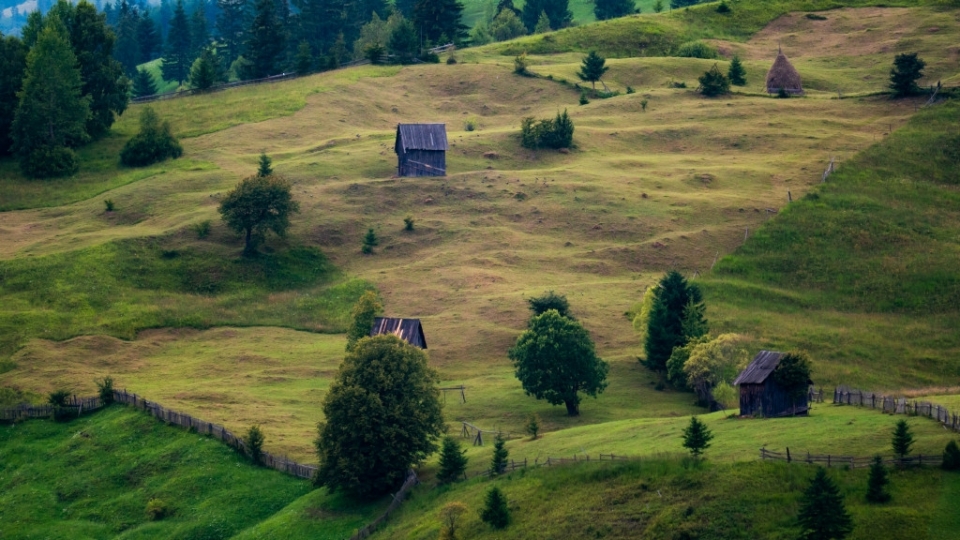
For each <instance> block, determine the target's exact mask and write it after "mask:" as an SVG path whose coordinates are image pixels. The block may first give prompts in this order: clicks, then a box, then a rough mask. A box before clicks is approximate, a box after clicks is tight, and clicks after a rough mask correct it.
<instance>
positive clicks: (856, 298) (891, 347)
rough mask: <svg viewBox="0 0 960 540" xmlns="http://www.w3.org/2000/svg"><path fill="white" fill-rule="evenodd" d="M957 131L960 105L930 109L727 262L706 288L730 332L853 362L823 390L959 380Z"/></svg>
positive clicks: (825, 371) (829, 375)
mask: <svg viewBox="0 0 960 540" xmlns="http://www.w3.org/2000/svg"><path fill="white" fill-rule="evenodd" d="M958 121H960V105H958V104H956V103H948V104H945V105H940V106H937V107H933V108H930V109H925V110H924V111H922V112H921V113H919V114H918V115H917V116H916V117H914V119H913V120H911V122H910V123H909V124H908V125H907V126H906V127H905V128H902V129H901V130H899V131H897V132H895V133H894V134H893V135H892V136H891V137H890V138H889V139H887V140H886V141H884V142H883V143H881V144H879V145H877V146H875V147H873V148H871V149H869V150H867V151H866V152H864V153H863V154H861V155H859V156H857V157H856V158H855V159H853V160H851V161H848V162H846V163H843V165H842V166H841V167H840V169H839V170H838V172H837V173H836V174H834V175H833V176H831V177H830V179H829V181H828V182H827V183H826V184H824V185H822V186H820V187H819V188H818V189H817V190H815V191H813V192H811V193H809V194H808V195H807V196H806V197H804V198H803V199H802V200H800V201H797V202H795V203H793V204H791V205H790V206H788V207H787V208H785V209H784V211H782V212H781V213H780V215H779V216H778V217H777V219H776V220H773V221H771V222H770V223H768V224H766V225H765V226H764V227H763V228H761V229H759V230H758V231H757V232H756V234H755V235H754V236H753V238H752V239H751V240H750V241H748V242H747V243H746V244H744V245H743V246H742V247H741V248H739V249H738V250H737V251H736V252H735V253H734V254H733V255H731V256H729V257H726V258H724V259H723V260H721V261H720V262H719V263H718V264H717V267H716V268H715V270H714V272H713V274H712V275H711V276H710V277H709V278H708V279H706V280H705V281H704V284H705V286H706V287H707V290H708V298H709V299H710V301H711V302H712V303H713V304H714V305H715V306H716V307H715V313H717V315H718V316H719V318H720V319H722V321H723V325H724V326H725V327H726V328H728V329H731V330H744V331H748V330H749V331H755V330H756V329H758V328H759V329H760V332H759V333H760V334H762V335H764V336H766V337H765V339H768V340H770V341H771V342H776V343H782V344H785V345H787V346H799V347H804V348H807V349H810V350H812V351H814V352H815V353H816V354H817V355H818V356H826V355H830V356H833V357H835V358H837V359H838V360H840V359H843V360H842V361H839V362H837V363H836V364H831V365H825V366H823V368H822V371H821V375H820V380H821V381H824V382H825V380H826V381H840V380H843V379H845V378H857V379H859V380H860V381H862V384H865V385H867V386H870V385H873V386H878V385H879V386H884V384H885V383H886V384H887V385H889V384H890V382H891V381H890V380H889V379H888V378H886V377H882V376H881V375H880V374H879V373H876V374H871V372H872V371H873V370H874V369H875V368H877V367H879V366H888V367H891V366H892V367H893V369H894V370H895V371H896V375H897V377H898V379H899V380H900V381H910V384H918V383H919V384H923V383H925V382H927V383H934V382H936V381H938V380H941V377H940V376H939V375H940V374H949V375H950V376H953V377H955V376H956V375H957V374H960V371H958V369H960V367H958V366H957V365H956V362H955V358H956V355H957V352H958V351H960V336H958V334H957V333H956V332H954V331H950V330H949V329H950V328H954V329H955V328H958V327H960V312H958V306H960V274H958V273H957V269H956V261H957V258H958V255H960V211H958V209H960V195H958V193H957V190H956V186H957V185H958V184H960V151H958V150H957V149H958V148H960V132H958V131H957V125H958ZM816 320H819V321H821V323H820V324H819V325H815V324H814V322H813V321H816ZM817 326H819V327H820V328H819V329H817V330H813V329H814V328H816V327H817ZM898 326H899V327H900V329H899V330H894V328H896V327H898ZM800 328H810V329H811V331H807V332H804V331H802V330H800ZM866 329H872V331H869V330H868V332H865V331H864V330H866ZM824 334H827V335H831V334H832V336H833V339H825V337H824ZM924 374H930V375H929V376H925V375H924ZM934 374H937V375H934Z"/></svg>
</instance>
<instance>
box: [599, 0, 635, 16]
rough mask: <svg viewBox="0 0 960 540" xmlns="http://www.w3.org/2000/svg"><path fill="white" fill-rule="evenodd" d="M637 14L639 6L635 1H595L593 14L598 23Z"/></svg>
mask: <svg viewBox="0 0 960 540" xmlns="http://www.w3.org/2000/svg"><path fill="white" fill-rule="evenodd" d="M636 12H637V6H636V4H634V3H633V0H595V1H594V3H593V14H594V15H596V17H597V20H598V21H605V20H607V19H615V18H617V17H623V16H626V15H630V14H632V13H636Z"/></svg>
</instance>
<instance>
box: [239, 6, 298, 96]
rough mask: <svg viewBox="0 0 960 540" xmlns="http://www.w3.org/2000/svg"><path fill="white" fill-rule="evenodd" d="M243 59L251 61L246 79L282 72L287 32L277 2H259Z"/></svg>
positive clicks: (245, 74) (260, 77)
mask: <svg viewBox="0 0 960 540" xmlns="http://www.w3.org/2000/svg"><path fill="white" fill-rule="evenodd" d="M248 35H249V38H248V40H247V47H246V50H245V52H244V54H243V57H244V58H246V59H247V60H249V61H250V64H248V68H247V70H246V73H244V78H247V79H262V78H264V77H269V76H270V75H276V74H277V73H280V72H281V71H282V69H281V64H282V62H283V54H284V52H285V51H286V47H287V34H286V30H285V29H284V28H283V26H282V25H281V24H280V19H279V18H278V16H277V4H276V2H275V0H257V3H256V15H255V16H254V19H253V23H252V24H251V26H250V31H249V32H248Z"/></svg>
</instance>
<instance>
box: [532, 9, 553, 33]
mask: <svg viewBox="0 0 960 540" xmlns="http://www.w3.org/2000/svg"><path fill="white" fill-rule="evenodd" d="M552 31H553V29H552V28H550V17H547V12H546V11H541V12H540V18H539V19H537V26H535V27H534V28H533V33H534V34H546V33H547V32H552Z"/></svg>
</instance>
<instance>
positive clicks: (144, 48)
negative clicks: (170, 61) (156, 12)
mask: <svg viewBox="0 0 960 540" xmlns="http://www.w3.org/2000/svg"><path fill="white" fill-rule="evenodd" d="M137 45H138V47H139V48H140V61H141V62H149V61H151V60H153V59H155V58H158V57H159V55H160V51H161V49H162V47H161V40H160V34H159V33H158V32H157V26H156V24H154V22H153V19H152V18H151V17H150V16H149V14H147V15H145V16H143V17H140V23H139V24H137Z"/></svg>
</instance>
